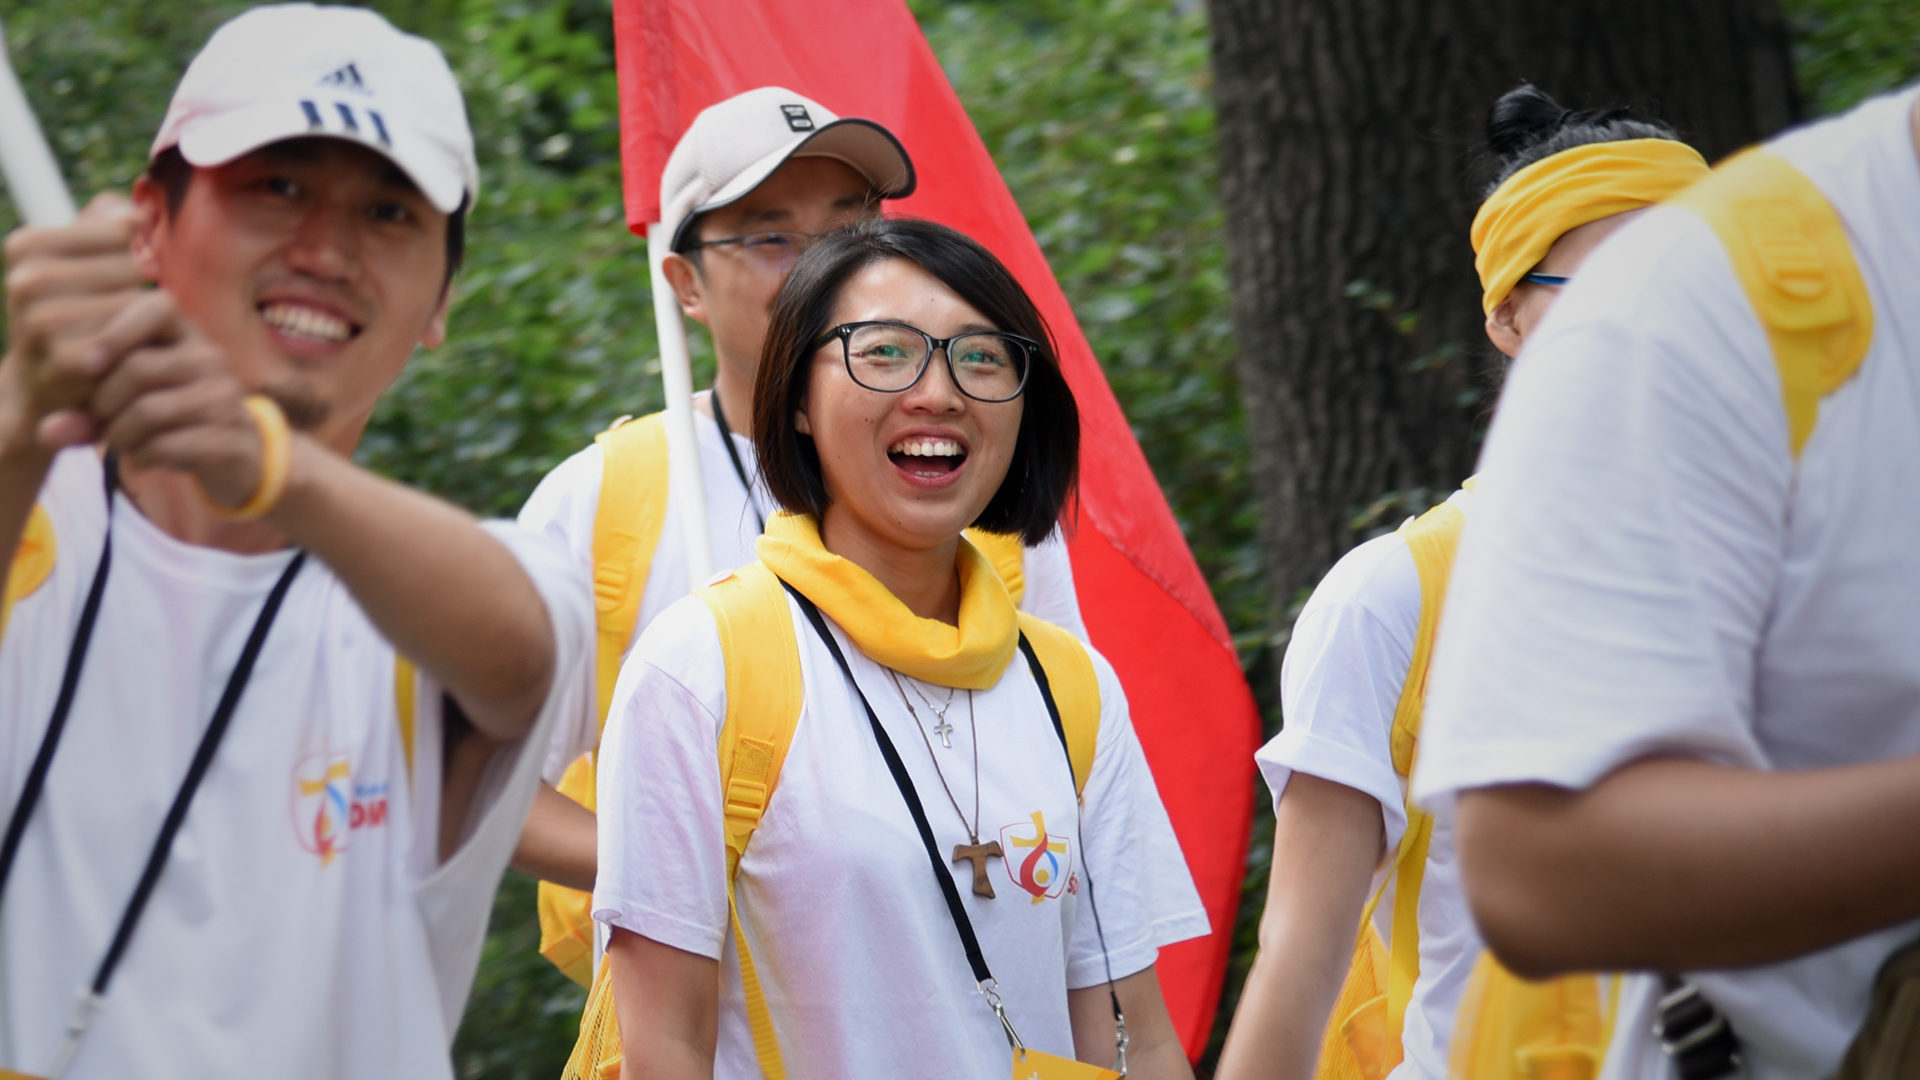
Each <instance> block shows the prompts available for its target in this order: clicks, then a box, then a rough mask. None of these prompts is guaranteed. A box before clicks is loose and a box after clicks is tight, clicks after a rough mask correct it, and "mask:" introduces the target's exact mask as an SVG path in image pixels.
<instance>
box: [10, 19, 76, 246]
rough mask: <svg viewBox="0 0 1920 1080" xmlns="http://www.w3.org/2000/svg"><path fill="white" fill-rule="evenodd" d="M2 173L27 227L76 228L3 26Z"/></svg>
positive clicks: (64, 186) (63, 184)
mask: <svg viewBox="0 0 1920 1080" xmlns="http://www.w3.org/2000/svg"><path fill="white" fill-rule="evenodd" d="M0 173H4V174H5V175H6V178H7V191H8V192H9V193H10V194H12V196H13V205H14V206H15V207H16V208H18V209H19V211H20V219H21V220H22V221H24V222H26V223H27V224H28V225H32V226H34V227H36V228H54V227H58V226H61V225H71V224H73V219H74V218H75V217H76V216H78V215H77V214H76V213H75V211H74V207H73V196H71V195H69V194H67V183H66V181H65V180H63V179H61V177H60V166H59V164H58V163H57V162H55V161H54V159H53V151H52V150H50V149H48V147H47V137H46V136H45V135H43V134H41V132H40V122H39V121H38V120H36V119H34V115H33V107H32V106H30V105H28V104H27V95H26V94H25V93H23V92H22V91H21V89H20V80H19V79H18V78H16V77H15V76H14V74H13V63H12V61H10V60H9V59H8V58H7V37H6V31H5V29H4V28H0Z"/></svg>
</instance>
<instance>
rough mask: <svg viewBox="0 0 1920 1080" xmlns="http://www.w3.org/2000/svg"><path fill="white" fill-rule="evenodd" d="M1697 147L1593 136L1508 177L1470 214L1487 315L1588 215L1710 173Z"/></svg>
mask: <svg viewBox="0 0 1920 1080" xmlns="http://www.w3.org/2000/svg"><path fill="white" fill-rule="evenodd" d="M1709 171H1711V170H1709V169H1708V168H1707V161H1706V159H1705V158H1703V157H1701V156H1700V152H1699V151H1698V150H1695V149H1694V148H1693V147H1691V146H1688V145H1687V144H1686V143H1683V142H1675V141H1674V140H1672V139H1622V140H1620V141H1618V142H1604V143H1590V144H1588V145H1586V146H1576V147H1574V148H1573V149H1571V150H1562V151H1561V152H1559V153H1557V154H1553V155H1550V156H1548V157H1544V158H1541V159H1540V160H1539V161H1536V162H1534V163H1533V164H1531V165H1529V166H1527V167H1526V168H1524V169H1521V170H1520V171H1519V172H1517V173H1514V174H1513V175H1512V176H1510V177H1508V178H1507V179H1506V182H1505V183H1502V184H1501V185H1500V186H1499V187H1498V188H1495V189H1494V192H1493V194H1491V195H1489V196H1487V201H1486V202H1484V203H1482V204H1480V212H1479V213H1478V214H1476V215H1474V218H1473V231H1472V234H1471V235H1472V237H1473V251H1474V260H1473V268H1474V269H1475V270H1478V271H1479V272H1480V287H1481V289H1482V290H1483V292H1482V295H1481V299H1480V306H1481V308H1482V309H1483V310H1484V311H1485V312H1486V313H1487V314H1489V315H1491V314H1493V309H1494V308H1497V307H1499V306H1500V302H1501V301H1502V300H1505V299H1506V298H1507V294H1508V293H1510V292H1512V291H1513V287H1514V286H1515V285H1517V284H1519V282H1520V278H1521V275H1523V274H1526V273H1527V272H1529V271H1531V270H1532V269H1533V268H1534V267H1536V266H1538V265H1540V260H1541V259H1544V258H1546V257H1547V249H1548V248H1551V247H1552V246H1553V242H1554V241H1556V240H1558V239H1560V238H1561V237H1562V236H1565V235H1566V234H1567V233H1568V232H1569V231H1571V230H1573V229H1577V228H1579V227H1580V226H1582V225H1585V224H1587V223H1588V222H1590V221H1598V220H1600V219H1601V218H1604V217H1612V216H1613V215H1615V214H1624V213H1626V212H1627V211H1629V210H1638V209H1640V208H1641V207H1644V206H1652V205H1654V204H1655V203H1660V202H1665V201H1666V200H1667V199H1669V198H1672V197H1673V196H1675V195H1678V194H1679V193H1680V192H1681V191H1683V190H1685V189H1686V188H1688V187H1689V186H1691V185H1692V184H1693V182H1694V181H1696V180H1701V179H1705V177H1706V176H1707V174H1708V172H1709Z"/></svg>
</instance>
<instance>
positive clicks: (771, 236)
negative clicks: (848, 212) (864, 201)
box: [687, 229, 833, 270]
mask: <svg viewBox="0 0 1920 1080" xmlns="http://www.w3.org/2000/svg"><path fill="white" fill-rule="evenodd" d="M832 235H833V233H832V232H823V233H807V232H796V231H794V230H792V229H767V230H765V231H763V232H750V233H743V234H742V235H740V236H722V237H719V238H718V239H714V240H701V241H699V242H698V243H693V244H688V245H687V247H689V248H717V247H737V248H739V249H740V250H741V251H742V252H744V253H746V254H747V255H749V256H751V257H752V258H753V259H754V260H755V261H757V262H760V263H764V264H765V265H767V266H769V267H774V268H776V269H780V270H791V269H793V264H794V263H795V262H796V261H798V260H799V258H800V256H801V255H802V254H804V253H805V252H806V250H807V249H808V248H810V247H812V246H813V245H815V244H817V243H819V242H820V241H822V240H825V239H826V238H827V237H829V236H832Z"/></svg>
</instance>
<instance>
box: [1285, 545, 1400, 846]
mask: <svg viewBox="0 0 1920 1080" xmlns="http://www.w3.org/2000/svg"><path fill="white" fill-rule="evenodd" d="M1421 602H1422V596H1421V592H1420V575H1419V571H1418V570H1417V569H1416V568H1415V566H1414V564H1413V553H1412V552H1410V551H1408V550H1407V545H1406V541H1404V540H1402V539H1401V538H1400V537H1399V536H1397V535H1393V534H1389V535H1386V536H1381V537H1376V538H1374V539H1372V540H1369V541H1367V542H1366V543H1364V544H1362V545H1360V546H1359V547H1357V548H1354V549H1353V550H1352V551H1350V552H1348V553H1347V554H1346V555H1345V556H1344V557H1342V558H1341V560H1340V561H1339V562H1338V563H1335V564H1334V567H1333V569H1332V570H1330V571H1328V572H1327V576H1326V578H1325V579H1324V580H1322V581H1321V583H1320V585H1319V587H1318V588H1316V589H1315V590H1314V592H1313V596H1312V597H1311V598H1310V599H1309V600H1308V601H1307V606H1306V608H1305V609H1304V610H1302V611H1301V613H1300V617H1299V618H1298V619H1297V620H1295V622H1294V626H1293V636H1292V639H1291V640H1290V641H1289V642H1288V644H1287V654H1286V659H1285V660H1283V661H1282V662H1281V665H1280V704H1281V715H1282V716H1284V717H1285V718H1286V721H1285V727H1283V728H1282V729H1281V730H1280V733H1279V734H1277V735H1275V736H1274V737H1273V738H1272V739H1271V740H1270V741H1269V742H1268V743H1267V744H1266V745H1265V746H1263V747H1261V748H1260V751H1259V752H1258V753H1257V754H1255V755H1254V761H1255V762H1256V763H1258V765H1259V766H1260V775H1261V776H1262V777H1264V778H1265V779H1266V781H1267V786H1268V787H1269V788H1270V789H1272V791H1273V805H1274V811H1275V812H1276V813H1278V812H1279V808H1280V800H1281V798H1282V797H1283V796H1284V795H1285V794H1286V788H1287V781H1288V780H1289V779H1291V778H1292V776H1293V774H1294V773H1296V772H1304V773H1307V774H1308V775H1310V776H1317V777H1320V778H1321V779H1323V780H1331V781H1333V782H1334V783H1336V784H1344V785H1346V786H1347V787H1350V788H1353V789H1354V790H1356V791H1359V792H1363V793H1365V794H1366V795H1369V796H1371V797H1372V798H1373V799H1374V801H1376V802H1378V803H1379V804H1380V816H1381V823H1382V825H1383V827H1384V830H1385V837H1386V844H1385V847H1384V849H1383V852H1384V853H1391V852H1392V851H1394V850H1395V849H1396V848H1398V847H1399V845H1400V837H1401V835H1402V834H1403V833H1405V832H1406V828H1407V810H1406V802H1405V794H1404V792H1403V791H1402V790H1401V786H1400V777H1399V774H1397V773H1396V772H1394V768H1393V746H1392V741H1391V740H1392V732H1393V716H1394V712H1395V711H1396V710H1397V709H1398V707H1399V704H1400V695H1401V692H1402V690H1403V689H1404V688H1405V686H1406V682H1407V668H1408V666H1409V665H1410V664H1411V663H1412V662H1413V644H1414V639H1415V638H1416V637H1417V636H1418V635H1419V631H1420V605H1421Z"/></svg>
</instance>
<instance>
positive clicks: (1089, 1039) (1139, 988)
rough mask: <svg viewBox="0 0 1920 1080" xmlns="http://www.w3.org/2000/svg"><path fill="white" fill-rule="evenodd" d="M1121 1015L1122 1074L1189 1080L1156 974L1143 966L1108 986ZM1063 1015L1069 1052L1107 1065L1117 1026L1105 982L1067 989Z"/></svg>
mask: <svg viewBox="0 0 1920 1080" xmlns="http://www.w3.org/2000/svg"><path fill="white" fill-rule="evenodd" d="M1112 993H1113V994H1117V995H1118V996H1119V999H1120V1009H1121V1011H1122V1012H1123V1013H1125V1014H1126V1017H1127V1036H1128V1045H1127V1072H1128V1075H1130V1076H1136V1077H1140V1078H1141V1080H1193V1066H1192V1065H1191V1064H1190V1063H1188V1061H1187V1052H1186V1050H1185V1049H1184V1048H1183V1047H1182V1046H1181V1045H1180V1036H1179V1033H1177V1032H1175V1031H1174V1030H1173V1019H1172V1017H1170V1016H1168V1015H1167V1001H1166V997H1165V995H1163V994H1162V993H1161V991H1160V976H1159V974H1158V973H1157V972H1156V971H1154V969H1153V968H1151V967H1149V968H1146V969H1144V970H1141V971H1136V972H1134V973H1133V974H1131V975H1128V976H1125V977H1123V978H1120V979H1115V980H1114V982H1113V987H1112ZM1067 1014H1068V1017H1069V1019H1070V1020H1071V1022H1072V1025H1073V1053H1074V1056H1075V1057H1076V1058H1078V1059H1079V1060H1081V1061H1084V1062H1089V1063H1091V1064H1095V1065H1102V1066H1105V1065H1109V1064H1112V1063H1113V1059H1114V1055H1115V1052H1116V1051H1117V1050H1118V1045H1117V1043H1116V1041H1115V1035H1116V1033H1117V1032H1118V1030H1119V1029H1118V1028H1117V1027H1116V1026H1115V1025H1114V1022H1113V998H1112V997H1111V996H1109V992H1108V987H1107V985H1106V984H1105V983H1098V984H1095V985H1093V986H1088V987H1083V988H1081V989H1078V990H1069V991H1067Z"/></svg>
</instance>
